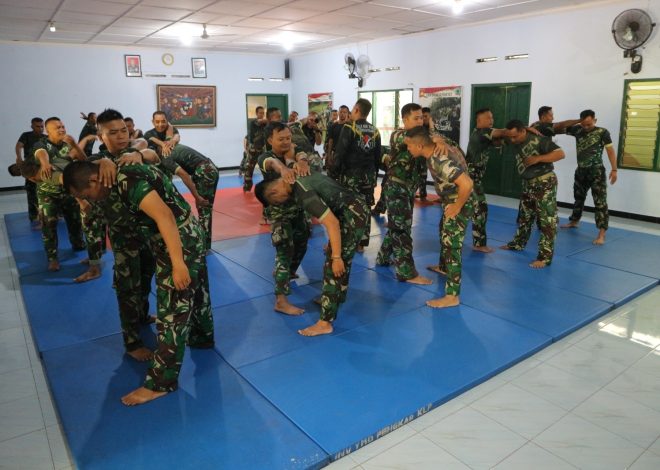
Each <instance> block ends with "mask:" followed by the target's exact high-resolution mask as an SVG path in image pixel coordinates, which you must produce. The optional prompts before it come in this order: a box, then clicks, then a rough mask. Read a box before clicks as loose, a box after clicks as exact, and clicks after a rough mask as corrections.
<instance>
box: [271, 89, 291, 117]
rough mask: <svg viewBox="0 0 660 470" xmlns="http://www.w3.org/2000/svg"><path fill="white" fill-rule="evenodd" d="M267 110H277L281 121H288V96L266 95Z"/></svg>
mask: <svg viewBox="0 0 660 470" xmlns="http://www.w3.org/2000/svg"><path fill="white" fill-rule="evenodd" d="M266 102H267V103H268V106H267V108H279V110H280V111H282V121H284V122H287V121H288V120H289V95H266Z"/></svg>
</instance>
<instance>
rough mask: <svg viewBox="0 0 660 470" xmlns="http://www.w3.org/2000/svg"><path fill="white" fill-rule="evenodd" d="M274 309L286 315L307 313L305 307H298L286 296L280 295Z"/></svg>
mask: <svg viewBox="0 0 660 470" xmlns="http://www.w3.org/2000/svg"><path fill="white" fill-rule="evenodd" d="M282 297H283V298H282ZM274 310H275V311H276V312H280V313H283V314H285V315H302V314H303V313H305V309H304V308H300V307H296V306H295V305H293V304H291V303H289V301H288V300H287V299H286V296H281V297H280V296H278V298H277V300H276V301H275V307H274Z"/></svg>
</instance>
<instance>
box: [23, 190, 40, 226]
mask: <svg viewBox="0 0 660 470" xmlns="http://www.w3.org/2000/svg"><path fill="white" fill-rule="evenodd" d="M25 194H26V195H27V205H28V217H30V220H31V221H32V222H34V221H35V220H38V219H39V200H38V198H37V184H36V183H33V182H32V181H29V180H25Z"/></svg>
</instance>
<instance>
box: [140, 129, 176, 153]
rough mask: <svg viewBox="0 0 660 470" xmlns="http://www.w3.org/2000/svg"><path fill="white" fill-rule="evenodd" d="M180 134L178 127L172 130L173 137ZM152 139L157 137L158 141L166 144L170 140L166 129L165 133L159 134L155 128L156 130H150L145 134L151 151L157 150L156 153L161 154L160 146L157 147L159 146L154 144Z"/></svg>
mask: <svg viewBox="0 0 660 470" xmlns="http://www.w3.org/2000/svg"><path fill="white" fill-rule="evenodd" d="M178 133H179V129H177V128H176V127H174V128H173V129H172V136H175V135H177V134H178ZM152 137H155V138H156V139H158V140H160V141H162V142H165V141H166V140H168V139H167V129H165V131H163V132H158V131H157V130H156V129H155V128H154V129H149V130H148V131H147V132H145V134H144V139H145V140H146V141H147V143H148V144H149V148H150V149H151V150H155V151H156V152H160V146H159V145H157V144H155V143H153V142H152V141H151V138H152Z"/></svg>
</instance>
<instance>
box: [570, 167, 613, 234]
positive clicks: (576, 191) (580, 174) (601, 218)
mask: <svg viewBox="0 0 660 470" xmlns="http://www.w3.org/2000/svg"><path fill="white" fill-rule="evenodd" d="M590 189H591V196H592V197H593V199H594V206H595V209H596V227H598V229H603V230H607V229H608V227H609V220H610V215H609V212H608V209H607V175H606V171H605V167H604V166H603V165H597V166H588V167H577V168H576V169H575V180H574V182H573V197H574V198H575V204H574V205H573V213H572V214H571V216H570V218H569V220H571V221H572V222H578V221H579V220H580V219H581V218H582V211H583V210H584V201H585V199H586V198H587V192H588V191H589V190H590Z"/></svg>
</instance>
